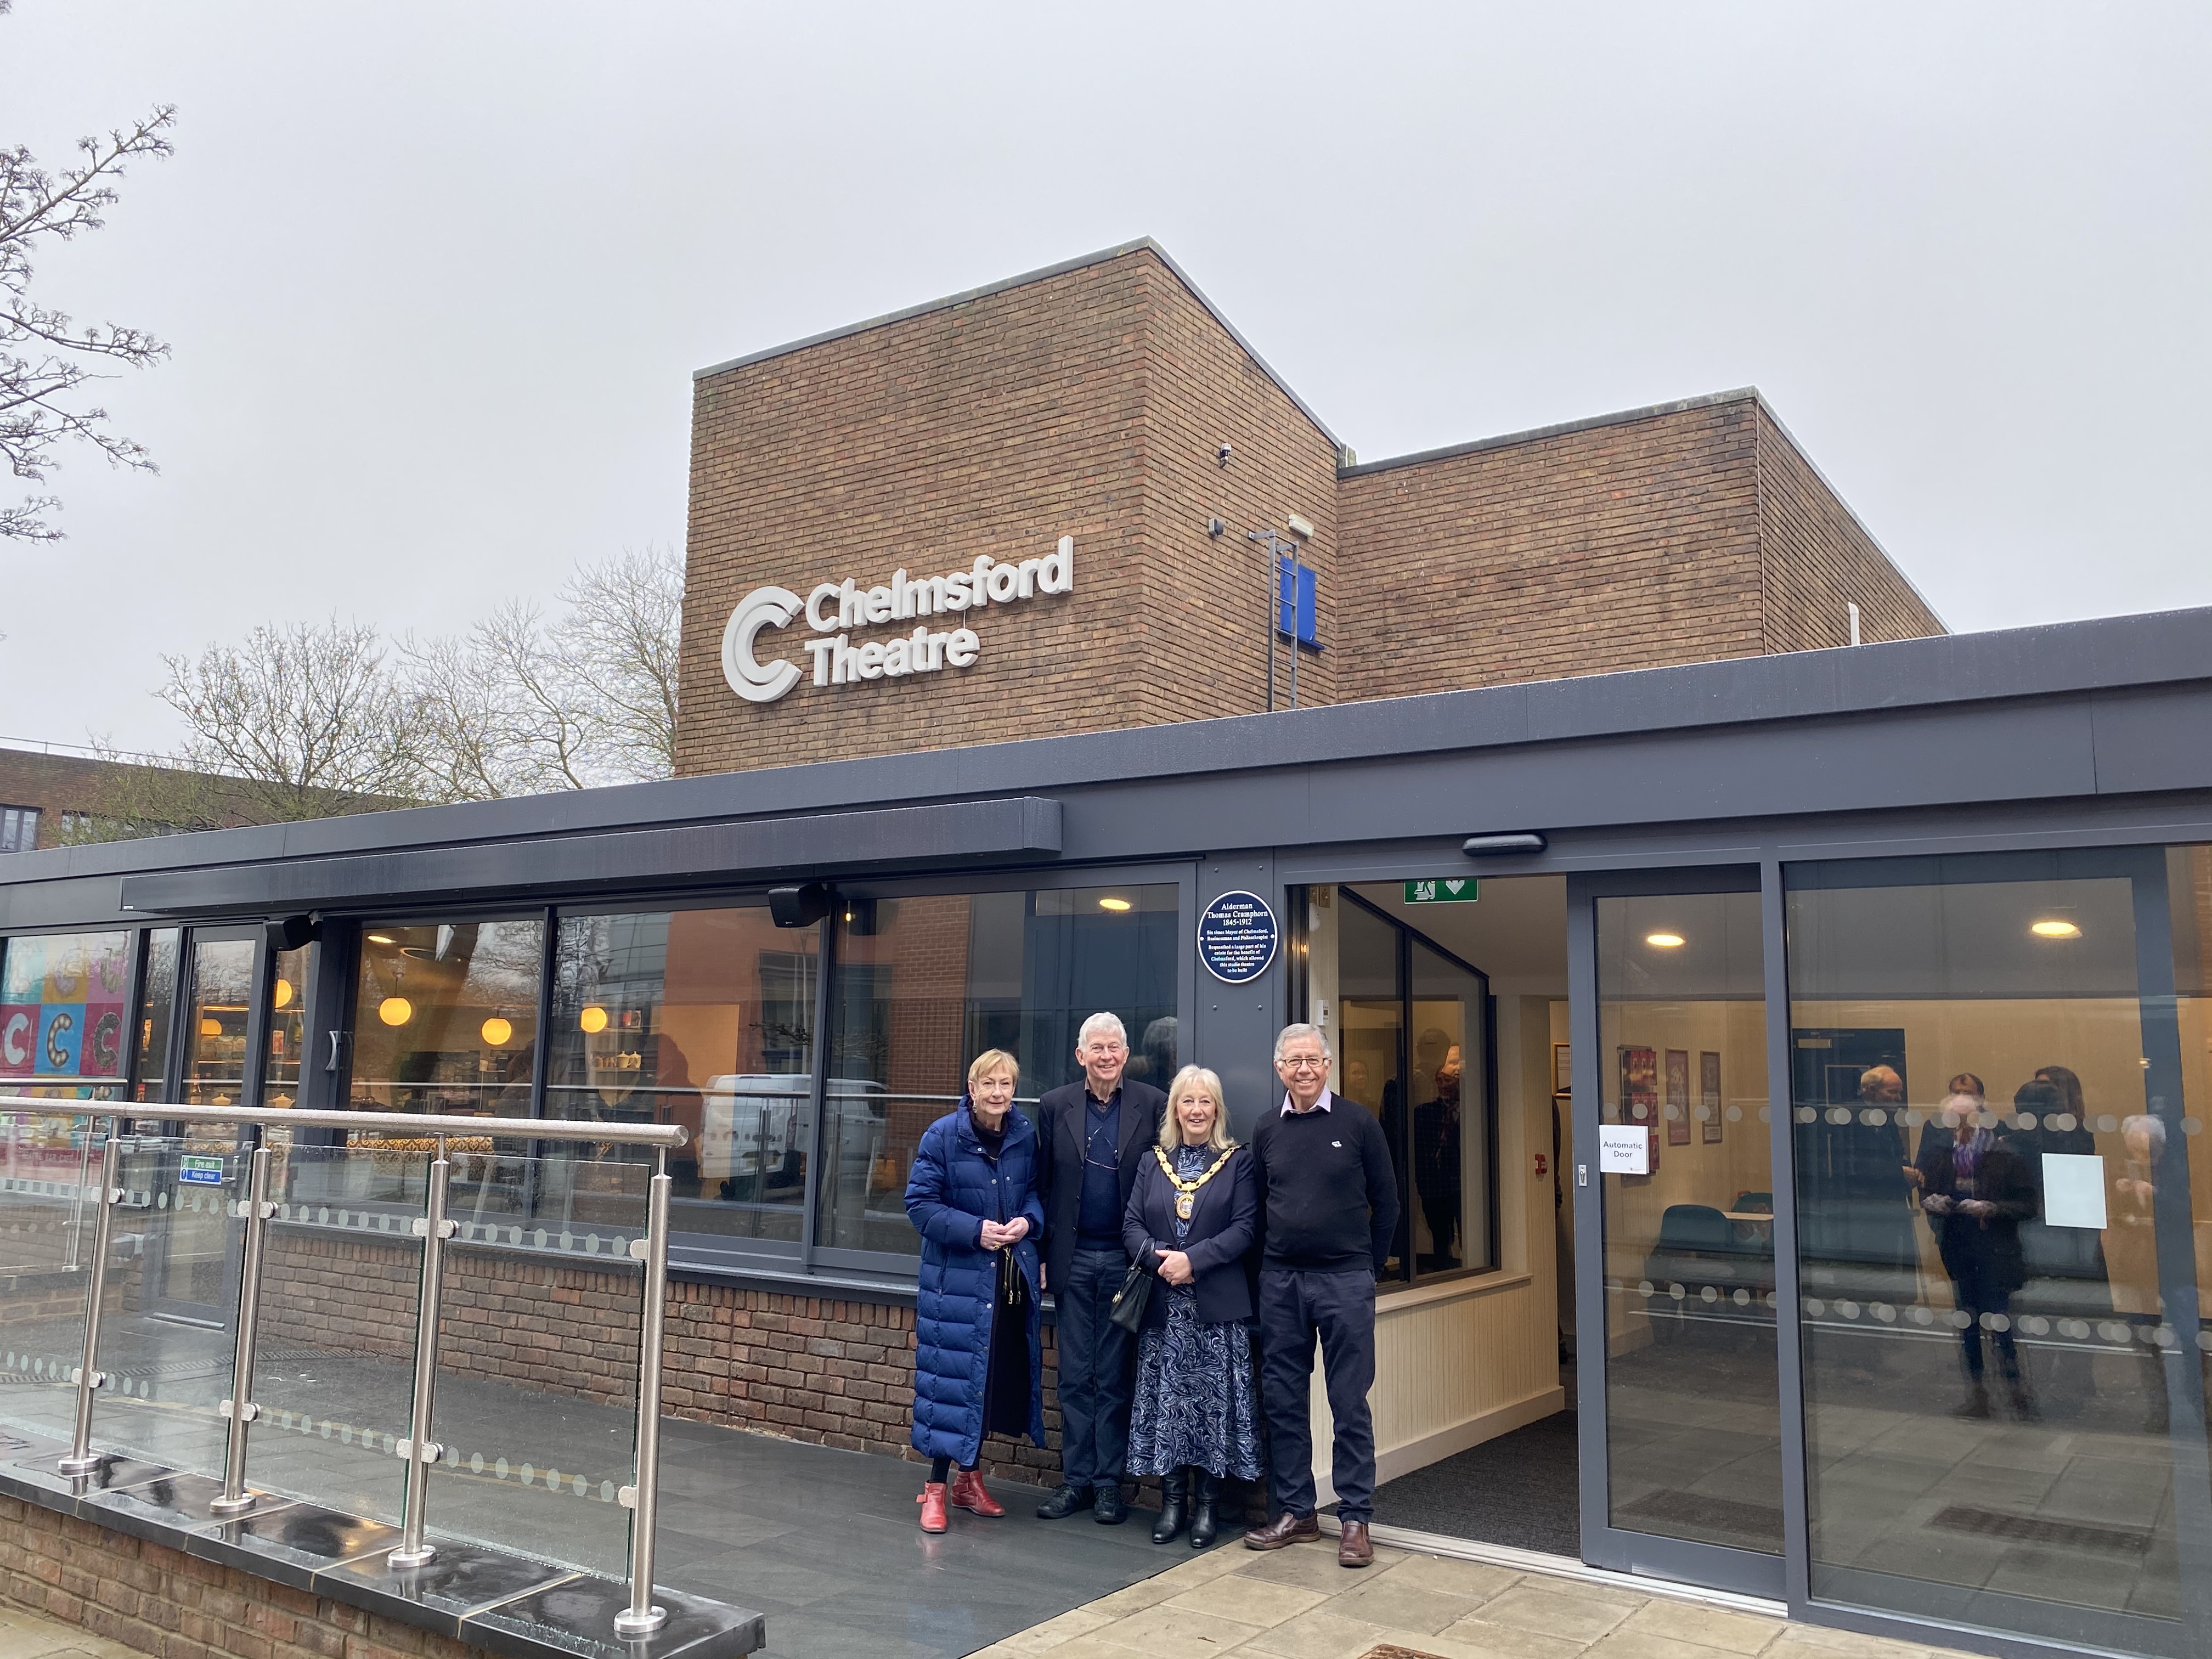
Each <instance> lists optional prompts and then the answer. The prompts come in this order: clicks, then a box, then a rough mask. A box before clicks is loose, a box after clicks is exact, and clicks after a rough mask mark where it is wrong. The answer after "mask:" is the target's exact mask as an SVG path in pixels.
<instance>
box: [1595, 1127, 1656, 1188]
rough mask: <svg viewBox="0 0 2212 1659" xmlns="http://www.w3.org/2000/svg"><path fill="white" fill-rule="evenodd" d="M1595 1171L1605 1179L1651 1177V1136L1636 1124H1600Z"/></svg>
mask: <svg viewBox="0 0 2212 1659" xmlns="http://www.w3.org/2000/svg"><path fill="white" fill-rule="evenodd" d="M1597 1167H1598V1168H1599V1170H1601V1171H1603V1172H1604V1173H1605V1174H1607V1175H1650V1173H1651V1132H1650V1130H1649V1129H1647V1128H1645V1127H1644V1126H1643V1125H1642V1124H1639V1123H1601V1124H1599V1125H1598V1126H1597Z"/></svg>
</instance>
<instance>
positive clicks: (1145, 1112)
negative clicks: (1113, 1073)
mask: <svg viewBox="0 0 2212 1659" xmlns="http://www.w3.org/2000/svg"><path fill="white" fill-rule="evenodd" d="M1090 1098H1091V1085H1090V1084H1089V1083H1088V1082H1087V1081H1086V1080H1085V1079H1077V1080H1076V1081H1075V1082H1073V1083H1063V1084H1062V1085H1060V1087H1059V1088H1057V1089H1049V1090H1047V1091H1045V1094H1044V1096H1043V1097H1042V1099H1040V1100H1039V1101H1038V1102H1037V1133H1038V1134H1039V1135H1040V1136H1041V1137H1042V1142H1043V1144H1042V1149H1041V1150H1040V1152H1038V1155H1037V1197H1038V1199H1039V1200H1040V1201H1042V1204H1043V1206H1044V1238H1043V1241H1042V1244H1041V1245H1040V1246H1039V1248H1040V1249H1042V1251H1043V1252H1044V1267H1045V1287H1046V1288H1047V1289H1048V1290H1049V1291H1053V1292H1054V1295H1055V1296H1057V1295H1058V1293H1059V1291H1060V1286H1062V1285H1065V1284H1066V1283H1067V1276H1068V1273H1069V1270H1070V1269H1071V1268H1072V1267H1073V1265H1074V1261H1075V1224H1076V1221H1077V1218H1078V1217H1079V1214H1080V1212H1081V1211H1082V1207H1083V1135H1084V1130H1085V1127H1087V1126H1086V1125H1085V1122H1084V1117H1083V1114H1084V1113H1085V1110H1087V1109H1088V1102H1089V1101H1090ZM1167 1104H1168V1097H1166V1096H1165V1095H1164V1094H1162V1093H1161V1092H1160V1091H1158V1089H1155V1088H1154V1087H1152V1085H1151V1084H1149V1083H1139V1082H1138V1081H1137V1080H1136V1079H1134V1078H1131V1077H1124V1078H1123V1079H1121V1147H1120V1154H1119V1157H1118V1158H1117V1159H1116V1164H1117V1165H1118V1173H1119V1174H1120V1176H1121V1202H1122V1203H1123V1204H1125V1205H1126V1204H1127V1203H1128V1201H1129V1189H1130V1188H1132V1187H1133V1186H1134V1185H1135V1184H1136V1181H1137V1171H1138V1170H1139V1169H1141V1168H1142V1167H1143V1166H1144V1165H1145V1164H1149V1163H1150V1162H1152V1143H1153V1142H1154V1141H1155V1140H1157V1139H1159V1133H1160V1114H1161V1113H1162V1112H1164V1111H1165V1110H1166V1109H1167ZM1217 1179H1218V1177H1217Z"/></svg>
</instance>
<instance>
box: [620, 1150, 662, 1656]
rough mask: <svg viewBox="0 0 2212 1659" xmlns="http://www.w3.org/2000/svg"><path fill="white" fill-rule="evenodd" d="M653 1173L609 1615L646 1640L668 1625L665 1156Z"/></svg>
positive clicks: (628, 1633) (629, 1633) (622, 1628)
mask: <svg viewBox="0 0 2212 1659" xmlns="http://www.w3.org/2000/svg"><path fill="white" fill-rule="evenodd" d="M658 1159H659V1171H658V1173H656V1174H655V1175H654V1176H653V1185H652V1188H651V1193H650V1196H649V1197H648V1198H647V1200H646V1221H645V1237H643V1238H641V1239H639V1240H637V1241H636V1242H635V1243H633V1244H632V1245H631V1246H630V1248H631V1249H632V1250H635V1249H637V1247H638V1245H640V1244H642V1245H643V1246H644V1247H645V1307H644V1310H643V1315H642V1317H641V1321H640V1323H641V1326H642V1330H641V1333H640V1335H639V1338H638V1362H637V1484H636V1485H635V1486H633V1487H631V1488H630V1489H629V1492H626V1493H625V1494H623V1495H624V1496H625V1497H626V1498H628V1499H629V1506H630V1510H631V1514H630V1523H629V1607H626V1608H625V1609H623V1611H622V1612H620V1613H617V1614H616V1615H615V1634H616V1635H617V1636H633V1637H635V1636H650V1635H651V1634H652V1633H653V1632H654V1631H657V1630H659V1628H660V1627H661V1626H663V1625H665V1624H666V1623H667V1622H668V1612H667V1609H665V1607H655V1606H653V1527H654V1524H655V1522H656V1519H657V1516H658V1514H659V1504H660V1337H661V1326H662V1322H663V1320H664V1318H665V1310H666V1302H667V1297H668V1189H669V1179H668V1167H667V1166H668V1154H667V1153H666V1152H660V1153H659V1154H658Z"/></svg>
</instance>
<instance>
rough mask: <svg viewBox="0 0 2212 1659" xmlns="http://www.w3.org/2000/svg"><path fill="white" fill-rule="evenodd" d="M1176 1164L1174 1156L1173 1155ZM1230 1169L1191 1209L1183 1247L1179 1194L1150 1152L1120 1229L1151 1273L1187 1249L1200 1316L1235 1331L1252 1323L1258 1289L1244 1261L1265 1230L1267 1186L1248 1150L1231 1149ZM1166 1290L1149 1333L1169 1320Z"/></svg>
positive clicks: (1162, 1287)
mask: <svg viewBox="0 0 2212 1659" xmlns="http://www.w3.org/2000/svg"><path fill="white" fill-rule="evenodd" d="M1170 1155H1171V1156H1172V1154H1170ZM1227 1157H1228V1158H1229V1167H1228V1168H1227V1169H1225V1170H1222V1171H1221V1172H1220V1173H1219V1174H1218V1175H1217V1176H1214V1177H1213V1179H1212V1180H1211V1181H1209V1182H1206V1185H1204V1186H1203V1187H1200V1188H1199V1189H1198V1199H1197V1201H1196V1202H1195V1203H1194V1205H1193V1206H1191V1214H1190V1236H1189V1237H1188V1238H1186V1239H1185V1240H1184V1241H1183V1242H1182V1243H1181V1244H1180V1245H1178V1244H1177V1243H1176V1236H1175V1230H1176V1212H1175V1204H1176V1189H1175V1186H1174V1183H1173V1182H1170V1181H1169V1180H1168V1178H1167V1176H1165V1175H1164V1173H1163V1172H1162V1171H1161V1169H1160V1161H1159V1159H1158V1158H1155V1157H1153V1156H1152V1153H1151V1152H1146V1154H1145V1161H1144V1164H1143V1165H1142V1167H1140V1168H1139V1170H1138V1171H1137V1186H1136V1190H1135V1191H1133V1192H1132V1193H1131V1194H1129V1208H1128V1211H1127V1214H1126V1215H1125V1216H1124V1217H1123V1218H1122V1222H1121V1248H1122V1249H1126V1250H1127V1251H1128V1253H1129V1260H1130V1261H1134V1262H1136V1263H1138V1264H1139V1266H1141V1267H1145V1268H1146V1270H1147V1271H1149V1272H1152V1273H1158V1271H1159V1258H1158V1251H1159V1250H1173V1249H1181V1250H1182V1251H1184V1252H1185V1253H1187V1254H1188V1255H1189V1257H1190V1267H1191V1272H1192V1273H1194V1275H1195V1277H1194V1279H1192V1281H1191V1282H1192V1284H1194V1285H1196V1286H1197V1288H1198V1316H1199V1319H1200V1322H1202V1323H1204V1324H1207V1325H1224V1324H1229V1323H1231V1322H1235V1321H1238V1320H1245V1319H1249V1318H1250V1317H1251V1316H1252V1282H1251V1280H1250V1279H1247V1278H1246V1277H1245V1276H1244V1256H1245V1254H1246V1253H1247V1252H1248V1251H1249V1250H1250V1249H1251V1248H1252V1237H1253V1234H1254V1232H1255V1230H1256V1229H1257V1227H1258V1226H1259V1222H1260V1183H1259V1181H1258V1179H1257V1177H1256V1176H1255V1175H1254V1173H1253V1167H1252V1152H1251V1149H1250V1148H1249V1147H1245V1146H1232V1147H1231V1148H1230V1150H1229V1152H1228V1153H1227ZM1167 1288H1168V1287H1167V1285H1166V1282H1165V1281H1164V1280H1163V1281H1162V1282H1161V1283H1160V1284H1158V1285H1155V1286H1154V1287H1153V1289H1152V1298H1151V1300H1150V1301H1149V1302H1148V1303H1147V1304H1146V1308H1145V1325H1146V1328H1147V1329H1149V1328H1152V1327H1153V1326H1157V1325H1159V1324H1162V1323H1164V1322H1165V1321H1166V1319H1167V1316H1168V1310H1167V1304H1168V1298H1167Z"/></svg>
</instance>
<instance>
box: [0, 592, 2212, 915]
mask: <svg viewBox="0 0 2212 1659" xmlns="http://www.w3.org/2000/svg"><path fill="white" fill-rule="evenodd" d="M2208 683H2212V607H2205V608H2201V609H2196V610H2188V611H2159V612H2153V613H2148V614H2144V615H2138V616H2129V617H2102V618H2098V619H2094V620H2090V621H2083V622H2070V623H2049V624H2045V625H2041V626H2038V627H2032V628H2017V629H2002V630H2000V631H1996V632H1990V633H1983V634H1959V635H1936V636H1933V637H1930V638H1927V639H1918V640H1901V641H1893V642H1888V643H1883V644H1876V645H1863V646H1856V647H1850V646H1846V647H1832V648H1830V649H1826V650H1820V651H1799V652H1790V653H1781V654H1777V655H1771V656H1759V657H1742V658H1735V659H1729V660H1726V661H1720V662H1708V663H1693V664H1688V665H1682V666H1679V667H1669V668H1650V669H1642V670H1637V671H1631V672H1626V673H1616V674H1599V675H1590V676H1587V677H1583V678H1572V679H1558V680H1541V681H1533V682H1528V683H1524V684H1513V685H1501V686H1491V687H1486V688H1482V689H1480V690H1468V691H1441V692H1431V693H1428V694H1425V695H1421V696H1407V697H1389V698H1377V699H1374V700H1371V701H1368V702H1346V703H1337V704H1334V705H1331V706H1328V707H1325V708H1301V709H1296V710H1288V711H1282V712H1279V713H1276V714H1239V715H1231V716H1225V717H1221V718H1218V719H1214V720H1188V721H1182V722H1179V723H1174V724H1169V725H1163V726H1136V727H1126V728H1121V729H1116V730H1111V731H1103V732H1078V733H1072V734H1068V735H1066V736H1060V737H1048V738H1024V739H1020V740H1018V741H1012V742H1007V743H1001V744H981V745H976V746H974V747H969V748H963V749H946V750H923V751H920V752H915V753H902V754H893V755H883V756H872V757H862V758H857V759H852V760H829V761H817V762H813V763H806V764H803V765H797V766H787V767H775V768H767V769H758V770H754V771H749V772H727V773H717V774H713V775H707V776H702V777H692V778H678V779H671V780H667V781H659V782H653V783H638V784H626V785H623V786H620V787H612V788H603V789H590V790H579V791H574V792H569V793H559V794H549V795H532V796H525V797H521V798H518V799H507V800H495V801H478V802H469V803H465V804H461V805H450V806H421V807H412V808H408V809H404V810H402V811H388V812H374V813H363V814H360V815H356V816H354V817H340V818H319V819H314V820H312V821H308V822H305V823H283V824H260V825H254V826H250V827H247V828H244V829H218V830H210V831H207V832H204V833H201V834H196V835H186V836H161V837H156V838H150V839H147V840H142V841H127V842H105V843H98V844H93V845H88V846H77V847H60V848H48V849H46V850H45V851H41V852H33V853H15V854H0V887H6V886H12V885H16V884H32V883H38V882H45V881H65V880H71V879H82V878H98V877H112V876H119V875H124V874H128V873H131V872H146V871H158V870H182V869H192V868H207V867H210V866H223V865H236V864H258V863H268V862H274V861H281V860H293V859H308V858H331V857H343V856H347V855H349V854H368V853H377V852H385V851H394V850H399V849H412V848H438V847H463V846H469V845H477V844H483V843H489V842H511V841H518V840H530V839H533V838H539V837H550V836H587V835H593V834H604V833H610V832H614V831H618V830H623V829H640V828H655V827H665V826H676V825H684V824H704V823H726V822H728V821H730V820H732V819H743V818H761V817H775V816H779V815H783V814H790V813H801V812H822V811H853V810H855V809H863V808H870V807H878V806H887V805H918V804H925V803H930V802H938V801H947V800H963V799H969V800H972V799H982V798H989V797H995V796H1011V795H1024V794H1032V793H1036V792H1040V791H1052V790H1066V789H1075V788H1081V787H1090V786H1096V785H1098V784H1101V783H1102V782H1105V783H1112V784H1116V785H1122V784H1129V783H1139V782H1145V781H1175V780H1177V779H1181V778H1200V777H1203V778H1217V777H1219V776H1222V775H1230V774H1235V773H1238V772H1255V771H1261V770H1266V769H1284V768H1310V769H1316V770H1317V771H1326V770H1328V769H1338V768H1352V767H1357V766H1360V765H1363V764H1368V763H1374V762H1376V761H1381V760H1389V759H1392V758H1415V757H1420V758H1426V759H1430V760H1434V759H1436V758H1437V757H1443V756H1446V755H1449V754H1454V753H1457V754H1462V755H1468V756H1470V757H1473V756H1475V755H1479V754H1480V753H1482V752H1484V751H1500V750H1509V749H1523V750H1526V749H1530V748H1534V747H1540V746H1552V745H1565V744H1572V743H1576V742H1577V741H1587V740H1590V739H1600V738H1638V737H1646V736H1650V737H1656V736H1663V735H1665V734H1668V733H1681V732H1704V733H1706V734H1709V735H1717V734H1724V733H1726V732H1728V731H1729V730H1730V729H1732V728H1735V729H1745V728H1753V727H1771V726H1776V725H1778V724H1780V723H1786V722H1791V721H1807V722H1810V721H1814V720H1824V721H1831V722H1832V721H1833V720H1836V719H1838V717H1842V718H1846V719H1851V718H1857V719H1860V720H1884V719H1888V718H1896V717H1902V716H1911V715H1916V714H1920V715H1924V714H1929V713H1930V712H1932V711H1941V710H1943V709H1947V708H1959V707H1960V706H1964V705H1972V704H1976V703H1991V702H2025V701H2033V700H2037V699H2046V700H2057V699H2072V700H2074V701H2076V702H2079V701H2081V699H2082V698H2083V697H2084V696H2085V695H2087V696H2089V697H2091V698H2094V697H2095V696H2098V695H2100V694H2120V693H2129V694H2136V695H2137V696H2138V700H2140V697H2141V695H2142V694H2150V693H2155V692H2157V691H2159V690H2160V689H2162V688H2173V689H2175V690H2179V689H2181V688H2185V687H2194V688H2197V693H2196V695H2198V696H2201V695H2202V693H2203V689H2204V688H2205V687H2206V685H2207V684H2208ZM2153 701H2155V699H2154V698H2153ZM2174 706H2175V707H2176V708H2200V707H2201V705H2199V704H2197V702H2194V701H2193V699H2191V700H2188V701H2186V702H2176V703H2175V705H2174ZM2092 724H2093V722H2092ZM2142 741H2144V742H2146V743H2151V744H2153V746H2154V748H2155V749H2156V750H2158V751H2159V752H2160V753H2161V754H2162V755H2163V756H2164V757H2166V770H2167V772H2168V773H2169V774H2173V775H2188V776H2191V777H2196V776H2199V775H2201V776H2202V778H2203V781H2204V785H2205V786H2206V787H2212V723H2206V722H2203V721H2201V720H2198V719H2197V717H2196V715H2194V714H2191V716H2190V717H2189V719H2187V720H2181V721H2179V723H2178V724H2177V725H2176V726H2175V727H2174V729H2172V730H2170V731H2166V730H2161V731H2160V732H2157V733H2155V734H2154V735H2153V736H2147V737H2145V738H2142ZM2199 750H2201V751H2202V753H2201V754H2199V753H2198V752H2197V751H2199ZM1903 763H1904V760H1903V757H1900V759H1899V762H1898V764H1903ZM1912 763H1913V764H1914V765H1916V766H1924V765H1927V764H1935V763H1943V761H1942V757H1933V758H1932V759H1931V758H1930V757H1914V758H1913V761H1912ZM2099 781H2100V782H2101V781H2102V780H2099ZM2114 787H2120V788H2126V787H2130V786H2129V785H2128V784H2126V783H2125V782H2124V781H2119V780H2117V779H2116V780H2114ZM2188 787H2199V786H2198V785H2197V784H2194V783H2192V784H2190V785H2189V786H2188ZM2049 793H2050V794H2051V796H2052V797H2053V798H2057V797H2060V796H2064V795H2067V794H2069V793H2080V791H2079V790H2077V789H2075V788H2074V787H2072V786H2071V785H2070V784H2063V783H2062V782H2061V781H2059V779H2058V777H2057V774H2056V773H2054V774H2053V775H2052V781H2051V787H2050V789H2049ZM1659 816H1662V817H1663V816H1664V815H1663V814H1662V815H1659ZM1655 821H1656V818H1655ZM1255 839H1256V840H1258V841H1265V840H1266V839H1267V836H1266V835H1265V833H1264V828H1263V827H1261V826H1255Z"/></svg>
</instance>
